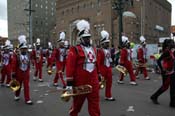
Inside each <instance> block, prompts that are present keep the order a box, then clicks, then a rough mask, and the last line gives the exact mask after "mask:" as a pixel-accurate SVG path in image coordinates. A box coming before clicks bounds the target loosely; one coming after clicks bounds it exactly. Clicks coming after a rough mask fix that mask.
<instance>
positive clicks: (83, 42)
mask: <svg viewBox="0 0 175 116" xmlns="http://www.w3.org/2000/svg"><path fill="white" fill-rule="evenodd" d="M77 28H78V30H79V33H78V37H79V38H80V44H79V45H76V46H75V47H71V48H70V50H69V53H68V57H67V62H66V77H67V87H66V89H67V90H69V89H70V90H71V89H72V86H83V85H86V84H88V85H91V86H92V92H91V93H88V94H84V95H78V96H75V97H73V104H72V107H71V109H70V111H69V114H70V116H78V113H79V112H80V110H81V107H82V105H83V103H84V101H85V100H86V99H87V101H88V111H89V115H90V116H100V107H99V81H98V68H97V64H98V63H97V54H96V49H95V48H93V47H92V46H91V44H90V37H91V34H90V33H89V29H90V24H89V23H88V22H87V21H85V20H80V21H79V22H78V23H77Z"/></svg>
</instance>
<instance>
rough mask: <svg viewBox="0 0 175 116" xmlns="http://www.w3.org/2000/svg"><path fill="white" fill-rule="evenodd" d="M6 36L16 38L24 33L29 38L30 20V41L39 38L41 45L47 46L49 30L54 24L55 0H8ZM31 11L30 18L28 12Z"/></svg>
mask: <svg viewBox="0 0 175 116" xmlns="http://www.w3.org/2000/svg"><path fill="white" fill-rule="evenodd" d="M7 2H8V3H7V4H8V37H9V39H10V40H12V41H13V40H16V41H17V37H18V36H19V35H20V34H25V35H26V36H27V39H28V41H30V40H29V35H30V33H29V30H30V29H29V22H31V24H32V26H31V33H32V34H31V35H32V40H31V41H32V42H33V43H34V42H36V39H37V38H40V39H41V44H42V46H45V47H46V46H47V42H48V41H49V40H50V31H51V30H52V29H53V28H54V26H55V25H56V17H55V12H56V0H31V9H30V7H29V6H30V5H29V3H30V0H8V1H7ZM30 10H32V12H31V17H32V18H31V19H29V14H30V12H29V11H30Z"/></svg>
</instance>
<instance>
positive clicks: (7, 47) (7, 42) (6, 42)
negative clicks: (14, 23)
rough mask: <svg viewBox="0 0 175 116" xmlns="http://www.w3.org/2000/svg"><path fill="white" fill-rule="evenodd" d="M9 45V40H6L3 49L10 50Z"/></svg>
mask: <svg viewBox="0 0 175 116" xmlns="http://www.w3.org/2000/svg"><path fill="white" fill-rule="evenodd" d="M10 44H11V42H10V40H6V41H5V45H4V47H3V48H4V49H10Z"/></svg>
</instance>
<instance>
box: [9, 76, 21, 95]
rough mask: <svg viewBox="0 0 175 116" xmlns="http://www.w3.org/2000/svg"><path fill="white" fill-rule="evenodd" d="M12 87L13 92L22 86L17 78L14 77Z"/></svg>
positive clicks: (11, 82)
mask: <svg viewBox="0 0 175 116" xmlns="http://www.w3.org/2000/svg"><path fill="white" fill-rule="evenodd" d="M10 88H11V89H12V91H13V92H16V91H18V90H19V88H20V83H19V82H18V81H17V80H16V79H12V80H11V81H10Z"/></svg>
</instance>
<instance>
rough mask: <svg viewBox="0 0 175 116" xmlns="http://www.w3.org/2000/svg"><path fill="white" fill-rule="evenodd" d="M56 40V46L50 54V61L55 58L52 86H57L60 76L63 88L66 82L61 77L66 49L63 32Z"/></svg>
mask: <svg viewBox="0 0 175 116" xmlns="http://www.w3.org/2000/svg"><path fill="white" fill-rule="evenodd" d="M59 36H60V37H59V39H58V40H57V42H58V46H59V47H58V48H57V49H55V50H54V52H53V54H52V62H54V61H55V60H56V74H55V78H54V80H53V84H54V86H58V79H59V78H60V79H61V81H62V84H63V88H65V87H66V82H65V81H64V77H63V69H64V65H65V55H66V50H65V48H64V40H65V32H60V35H59Z"/></svg>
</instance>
